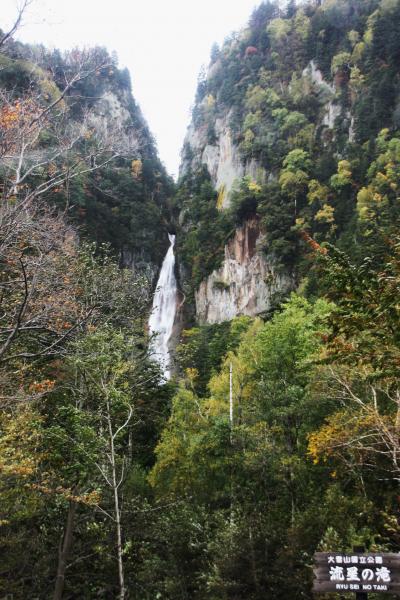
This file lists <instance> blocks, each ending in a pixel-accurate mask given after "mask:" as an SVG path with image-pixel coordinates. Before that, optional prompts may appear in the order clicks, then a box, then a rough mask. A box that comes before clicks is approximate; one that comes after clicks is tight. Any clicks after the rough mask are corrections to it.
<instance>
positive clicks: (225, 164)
mask: <svg viewBox="0 0 400 600" xmlns="http://www.w3.org/2000/svg"><path fill="white" fill-rule="evenodd" d="M230 120H231V114H230V113H228V114H226V115H225V116H224V117H220V118H217V119H216V120H215V136H216V142H215V144H210V143H209V142H208V133H207V127H204V126H203V127H201V128H196V127H195V126H194V125H193V124H191V125H190V126H189V128H188V132H187V134H186V138H185V144H186V145H188V146H189V147H190V149H191V153H192V154H193V156H192V157H191V159H190V161H188V160H186V161H185V160H183V162H182V166H181V170H180V176H182V175H184V174H185V173H186V172H187V170H188V168H189V166H191V167H193V168H196V167H197V168H198V167H200V166H201V165H206V166H207V169H208V172H209V173H210V176H211V180H212V182H213V184H214V187H215V189H216V190H217V191H218V193H219V194H220V202H219V208H227V207H228V206H229V198H230V194H231V192H232V189H233V187H234V183H235V181H237V180H240V179H242V177H245V176H246V175H249V176H250V177H251V178H252V179H253V180H257V181H263V180H265V177H266V173H265V171H264V169H263V168H262V167H260V165H259V164H258V163H257V161H256V160H254V159H253V160H250V161H243V159H242V156H241V155H240V152H239V148H238V147H237V146H236V144H235V143H234V140H233V135H232V131H231V128H230V125H229V123H230Z"/></svg>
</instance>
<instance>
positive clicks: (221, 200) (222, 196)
mask: <svg viewBox="0 0 400 600" xmlns="http://www.w3.org/2000/svg"><path fill="white" fill-rule="evenodd" d="M225 192H226V188H225V185H224V184H222V185H221V187H220V188H219V191H218V198H217V209H218V210H222V209H223V207H224V201H225Z"/></svg>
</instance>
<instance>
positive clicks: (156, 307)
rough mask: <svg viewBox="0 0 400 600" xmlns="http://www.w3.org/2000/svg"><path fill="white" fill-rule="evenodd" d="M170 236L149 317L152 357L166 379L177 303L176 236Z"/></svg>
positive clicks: (169, 363) (168, 371) (168, 374)
mask: <svg viewBox="0 0 400 600" xmlns="http://www.w3.org/2000/svg"><path fill="white" fill-rule="evenodd" d="M168 238H169V241H170V246H169V248H168V252H167V254H166V255H165V258H164V261H163V264H162V267H161V271H160V276H159V278H158V281H157V287H156V291H155V293H154V298H153V307H152V311H151V315H150V319H149V330H150V335H151V336H152V341H151V351H152V357H153V359H154V360H155V361H157V362H158V363H159V364H160V366H161V368H162V370H163V375H164V378H165V379H169V378H170V377H171V356H170V351H169V341H170V339H171V335H172V330H173V326H174V321H175V314H176V304H177V284H176V277H175V254H174V245H175V236H174V235H172V234H168Z"/></svg>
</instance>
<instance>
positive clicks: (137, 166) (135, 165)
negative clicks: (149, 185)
mask: <svg viewBox="0 0 400 600" xmlns="http://www.w3.org/2000/svg"><path fill="white" fill-rule="evenodd" d="M142 171H143V163H142V161H141V160H140V158H137V159H135V160H133V161H132V164H131V172H132V176H133V178H134V179H140V178H141V175H142Z"/></svg>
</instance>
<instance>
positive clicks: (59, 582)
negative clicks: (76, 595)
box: [53, 501, 77, 600]
mask: <svg viewBox="0 0 400 600" xmlns="http://www.w3.org/2000/svg"><path fill="white" fill-rule="evenodd" d="M76 508H77V504H76V502H73V501H70V503H69V507H68V515H67V523H66V525H65V531H64V535H63V539H62V540H61V541H60V547H59V551H58V565H57V578H56V585H55V589H54V596H53V600H61V598H62V595H63V590H64V581H65V570H66V568H67V561H68V557H69V553H70V550H71V545H72V537H73V532H74V521H75V513H76Z"/></svg>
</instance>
